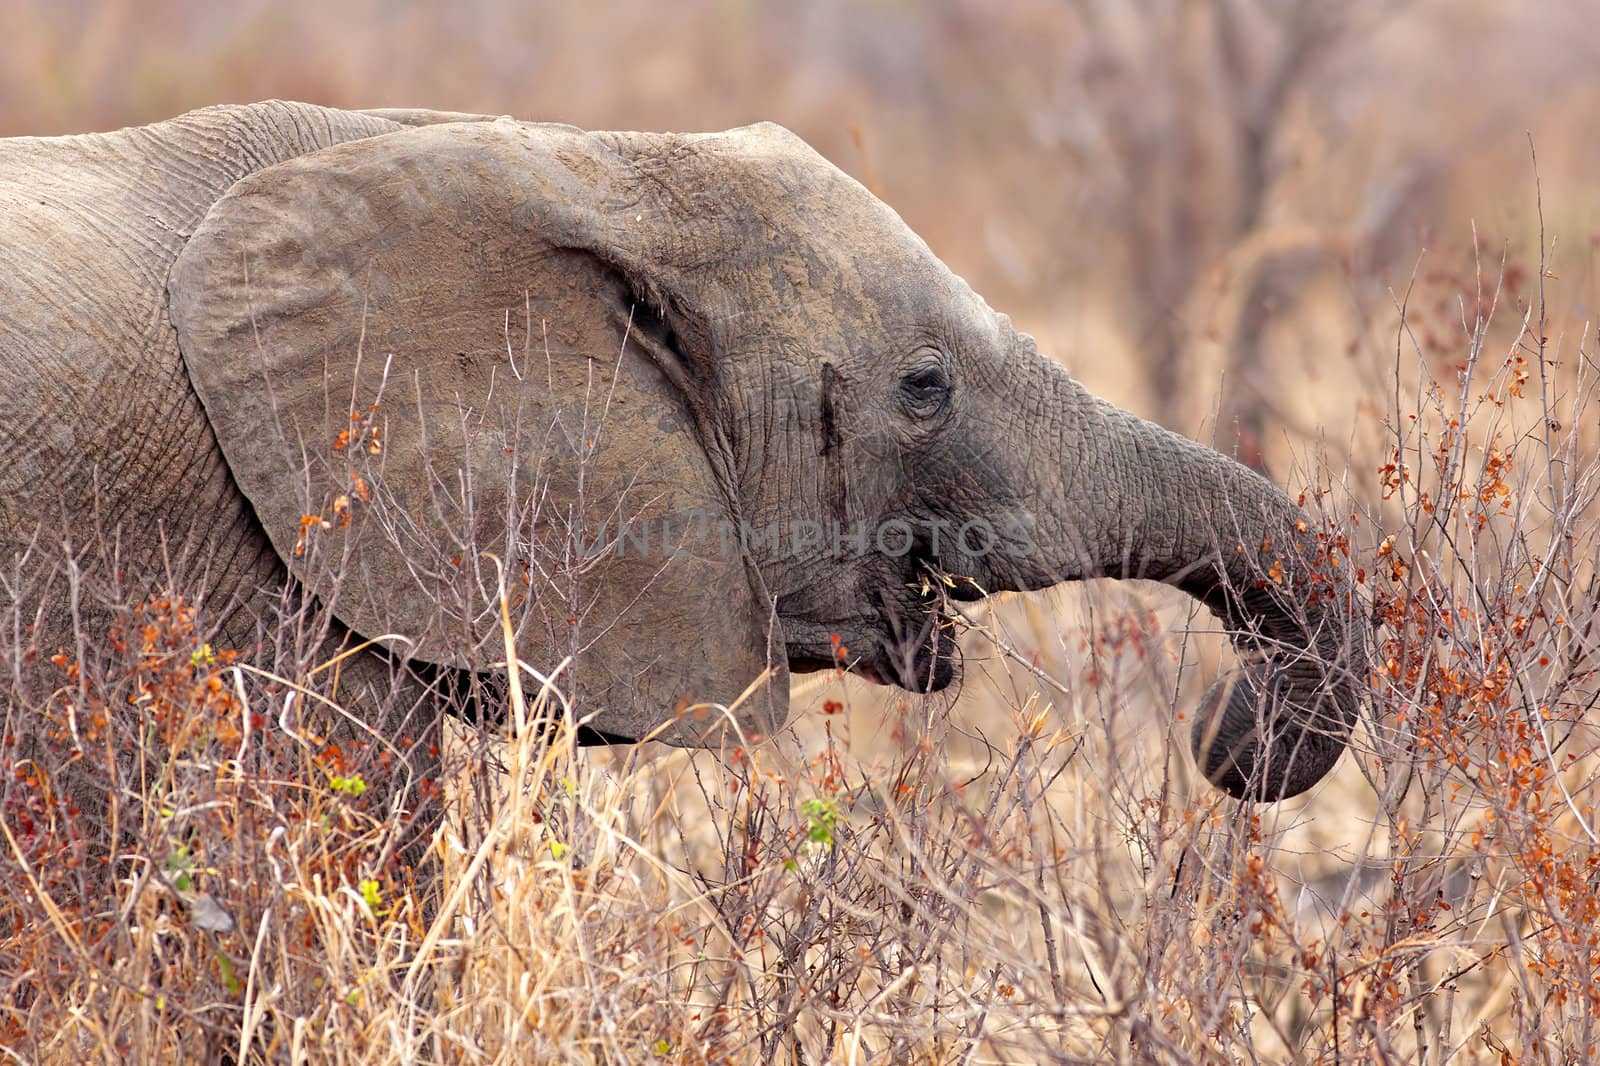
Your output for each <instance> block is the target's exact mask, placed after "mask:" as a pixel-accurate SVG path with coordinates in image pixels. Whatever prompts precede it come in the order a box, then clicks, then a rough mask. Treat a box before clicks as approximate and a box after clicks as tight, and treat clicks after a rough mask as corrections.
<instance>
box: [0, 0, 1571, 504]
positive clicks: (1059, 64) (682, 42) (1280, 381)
mask: <svg viewBox="0 0 1600 1066" xmlns="http://www.w3.org/2000/svg"><path fill="white" fill-rule="evenodd" d="M1597 16H1600V4H1596V3H1595V2H1592V0H1551V2H1546V3H1541V4H1537V5H1531V4H1527V3H1523V2H1520V0H1416V2H1404V0H1353V2H1349V3H1338V4H1331V3H1326V2H1322V0H1147V2H1141V3H1137V4H1127V3H1121V2H1114V0H1009V2H1007V3H1005V4H992V3H988V2H985V0H925V2H913V0H856V2H843V0H816V2H808V3H804V4H795V3H788V2H781V3H780V2H767V0H678V2H674V3H672V4H660V3H656V2H653V0H620V2H613V3H593V4H556V3H543V4H541V3H522V2H516V0H458V2H455V3H452V4H449V5H437V6H434V5H419V4H410V3H397V2H393V0H365V2H362V0H356V2H349V3H340V4H333V3H328V2H324V0H238V2H234V3H230V4H215V3H212V2H209V0H103V2H99V3H96V2H90V0H50V2H42V0H31V2H17V0H12V2H9V3H7V4H6V5H5V7H4V10H3V12H0V135H6V136H10V135H18V134H58V133H73V132H83V131H88V130H104V129H112V128H116V127H119V126H123V125H130V124H139V123H144V122H150V121H153V120H158V119H162V118H167V117H170V116H172V115H175V114H177V113H180V112H182V111H185V110H188V109H190V108H195V107H201V106H204V105H207V104H213V103H219V102H242V101H249V100H256V99H263V98H268V97H282V98H289V99H298V100H307V101H312V102H315V103H321V104H328V105H334V106H350V107H374V106H400V105H412V106H424V107H432V108H439V109H451V110H461V111H477V112H488V113H493V114H502V113H504V114H511V115H515V116H517V117H519V118H525V119H537V120H558V121H562V122H569V123H573V124H576V125H579V126H585V127H589V128H643V129H672V130H708V129H720V128H725V127H728V126H734V125H739V124H742V123H746V122H751V121H755V120H759V119H770V120H773V121H776V122H779V123H782V124H783V125H786V126H788V127H790V128H791V129H793V130H794V131H796V132H797V133H799V134H800V135H801V136H803V137H804V138H806V139H807V140H808V141H810V142H811V143H812V144H813V145H814V146H815V147H817V148H818V149H819V150H820V151H821V152H823V153H824V154H825V155H826V156H828V157H829V158H830V159H832V160H833V161H834V162H835V163H837V164H838V165H839V166H841V167H843V168H844V169H845V170H847V171H849V172H851V173H852V174H854V175H856V176H857V177H859V178H861V179H862V180H863V181H865V182H866V183H867V184H868V185H869V186H870V187H871V188H873V189H874V190H875V191H877V192H878V193H879V194H880V195H881V196H883V197H884V198H885V199H886V200H887V201H888V202H889V203H890V204H892V205H893V206H894V207H896V208H897V209H898V210H899V211H900V212H901V213H902V214H903V215H904V216H905V218H906V219H907V221H908V222H909V223H910V224H911V226H912V227H913V228H914V229H916V230H917V231H918V232H919V233H921V234H922V235H923V236H924V237H925V238H926V239H927V240H928V242H929V244H930V245H932V247H933V249H934V251H935V252H936V253H938V254H939V255H940V256H942V257H943V258H944V259H945V260H946V261H947V262H949V263H950V264H951V265H952V266H953V267H954V268H955V269H956V270H957V272H958V273H961V274H962V275H964V276H965V277H966V278H967V279H968V280H969V281H970V282H971V283H972V284H973V285H974V287H975V288H977V290H978V291H979V292H981V293H983V294H984V295H985V297H986V298H987V299H988V300H989V302H990V303H991V304H992V305H993V306H995V307H996V308H997V309H999V310H1002V311H1006V312H1007V313H1009V314H1011V315H1012V317H1013V318H1015V319H1016V320H1017V321H1018V323H1019V324H1020V325H1021V326H1022V327H1023V328H1025V329H1027V330H1029V331H1030V332H1033V333H1035V334H1036V335H1038V336H1039V338H1040V340H1041V342H1042V343H1043V346H1044V348H1045V349H1046V350H1047V351H1050V352H1052V353H1053V354H1054V355H1055V357H1056V358H1058V359H1060V360H1061V361H1063V362H1064V363H1066V364H1067V365H1068V366H1069V367H1070V368H1071V369H1072V370H1073V371H1074V372H1075V374H1076V375H1077V376H1078V377H1080V378H1081V379H1082V380H1084V381H1085V383H1086V384H1088V385H1089V386H1090V387H1091V388H1093V389H1096V390H1098V391H1100V392H1102V393H1103V394H1105V395H1107V396H1108V397H1110V398H1111V399H1113V400H1115V401H1117V402H1119V403H1122V404H1124V405H1125V406H1129V407H1132V408H1134V409H1135V410H1137V411H1139V412H1140V413H1141V414H1145V415H1147V416H1150V417H1154V418H1157V419H1159V420H1161V421H1163V422H1165V423H1166V424H1168V425H1170V426H1172V427H1173V428H1175V429H1179V430H1181V431H1183V432H1186V433H1189V434H1191V435H1194V436H1198V437H1201V438H1202V439H1205V440H1208V441H1212V442H1214V443H1216V444H1217V445H1218V446H1219V447H1222V448H1224V449H1225V450H1237V452H1238V454H1240V456H1241V458H1244V459H1245V460H1247V461H1250V462H1253V463H1256V464H1257V465H1262V466H1264V467H1265V468H1267V469H1268V470H1269V472H1272V473H1274V475H1275V476H1277V477H1278V478H1279V480H1280V481H1282V480H1284V477H1285V475H1286V474H1287V473H1288V467H1289V466H1290V465H1291V463H1292V456H1293V455H1295V454H1296V449H1298V448H1299V447H1301V446H1303V445H1304V444H1305V443H1306V442H1307V441H1308V440H1310V439H1312V438H1313V437H1314V436H1315V435H1316V434H1317V433H1318V431H1319V427H1322V428H1323V429H1325V430H1326V431H1327V432H1328V433H1329V434H1330V435H1331V436H1333V437H1334V438H1340V437H1343V436H1344V435H1346V433H1347V427H1346V423H1348V422H1349V421H1350V418H1351V414H1352V407H1351V405H1350V404H1346V403H1344V402H1343V399H1342V397H1343V396H1344V395H1345V392H1346V389H1345V388H1344V385H1345V383H1346V382H1347V381H1350V380H1360V379H1361V378H1363V377H1367V376H1370V375H1371V374H1372V373H1373V372H1374V369H1375V368H1384V367H1388V366H1390V365H1392V363H1393V354H1394V352H1393V349H1394V340H1395V326H1396V321H1397V316H1396V315H1395V314H1394V305H1395V301H1396V299H1398V296H1399V295H1400V294H1403V293H1404V292H1405V290H1406V289H1407V287H1408V286H1409V285H1411V284H1412V283H1413V282H1416V283H1417V284H1418V285H1419V286H1420V287H1421V288H1420V289H1419V291H1418V292H1417V293H1415V294H1414V299H1413V303H1414V304H1416V305H1417V306H1421V305H1422V303H1424V302H1426V301H1432V302H1433V303H1434V304H1435V305H1437V307H1436V309H1437V310H1438V311H1439V314H1438V316H1437V317H1438V318H1439V319H1440V320H1441V321H1440V323H1439V328H1440V331H1441V333H1443V334H1448V331H1449V329H1450V325H1451V322H1452V320H1454V321H1455V322H1457V323H1459V318H1460V308H1459V306H1456V305H1457V303H1458V301H1457V297H1458V296H1459V292H1458V291H1454V290H1453V289H1452V285H1454V288H1455V289H1459V288H1460V287H1461V286H1460V285H1459V284H1458V283H1459V282H1460V281H1461V276H1462V275H1463V273H1465V274H1466V275H1467V276H1468V277H1469V279H1470V276H1471V274H1472V271H1473V270H1474V263H1475V261H1476V260H1477V259H1481V261H1482V262H1483V264H1484V267H1485V273H1491V271H1490V268H1491V267H1492V268H1493V270H1492V273H1493V274H1494V276H1495V277H1498V273H1499V264H1500V260H1501V257H1502V255H1503V254H1509V255H1510V257H1511V258H1512V259H1513V260H1516V261H1517V263H1518V264H1519V265H1518V273H1517V274H1516V275H1515V276H1513V277H1511V278H1510V279H1508V280H1509V281H1512V282H1515V283H1516V284H1515V285H1508V288H1512V289H1517V288H1524V289H1525V288H1526V286H1527V284H1528V283H1529V282H1530V281H1531V280H1532V276H1533V275H1535V274H1536V265H1537V264H1536V257H1535V263H1534V266H1535V269H1534V270H1532V271H1530V270H1529V269H1528V268H1527V266H1526V265H1525V264H1522V260H1525V259H1526V258H1528V256H1529V255H1530V254H1532V253H1533V252H1534V251H1536V240H1537V227H1536V224H1535V223H1534V221H1533V220H1534V218H1535V184H1534V166H1533V164H1532V162H1531V158H1530V138H1531V141H1532V144H1533V145H1534V147H1535V148H1536V149H1537V152H1538V173H1539V176H1540V178H1541V179H1542V183H1543V193H1544V203H1545V213H1546V222H1547V227H1548V229H1549V231H1550V232H1551V234H1552V235H1554V236H1556V237H1557V238H1558V241H1559V243H1558V250H1559V253H1560V254H1561V255H1562V256H1563V257H1565V261H1564V262H1562V263H1561V264H1560V267H1561V270H1562V271H1564V273H1563V275H1562V276H1563V277H1564V278H1566V279H1568V280H1569V281H1572V282H1574V284H1571V285H1569V286H1568V288H1569V289H1571V290H1572V291H1579V290H1581V289H1582V288H1583V286H1582V284H1581V283H1580V282H1581V280H1582V278H1586V277H1587V274H1588V272H1589V269H1590V264H1591V261H1592V256H1591V250H1592V247H1593V241H1594V235H1595V234H1596V232H1597V228H1596V222H1597V219H1596V215H1595V207H1596V203H1597V198H1596V196H1595V193H1594V183H1593V182H1592V181H1591V180H1588V179H1589V177H1590V175H1592V174H1594V173H1595V170H1596V168H1595V164H1596V162H1597V161H1600V138H1597V137H1596V136H1595V135H1594V134H1595V130H1596V121H1595V116H1597V115H1600V62H1597V60H1600V36H1597V35H1596V34H1595V33H1594V32H1593V31H1594V27H1595V25H1596V24H1597V21H1600V20H1597ZM1475 238H1476V242H1477V248H1478V252H1477V253H1476V254H1475V253H1474V239H1475ZM1579 275H1581V277H1580V276H1579ZM1430 286H1431V288H1429V287H1430ZM1514 295H1520V296H1522V297H1523V298H1524V299H1525V298H1526V293H1525V292H1518V293H1515V294H1514ZM1568 309H1570V310H1571V311H1572V312H1573V313H1574V314H1576V315H1577V316H1578V317H1579V319H1581V318H1583V317H1584V315H1585V310H1586V309H1585V308H1583V307H1581V306H1578V302H1576V301H1575V302H1573V303H1572V304H1571V305H1570V307H1569V308H1568ZM1459 336H1460V333H1459V329H1458V331H1457V332H1456V333H1455V334H1454V337H1455V338H1459ZM1431 339H1432V340H1433V341H1434V342H1435V343H1436V345H1437V346H1438V347H1439V349H1440V351H1441V353H1443V352H1444V351H1445V349H1446V348H1447V347H1449V346H1450V343H1451V341H1452V339H1453V338H1452V337H1450V336H1448V335H1441V336H1438V337H1434V338H1431ZM1429 340H1430V338H1426V337H1419V343H1421V344H1427V343H1428V341H1429ZM1451 357H1452V358H1453V356H1451Z"/></svg>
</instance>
